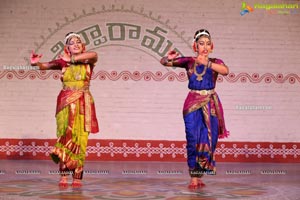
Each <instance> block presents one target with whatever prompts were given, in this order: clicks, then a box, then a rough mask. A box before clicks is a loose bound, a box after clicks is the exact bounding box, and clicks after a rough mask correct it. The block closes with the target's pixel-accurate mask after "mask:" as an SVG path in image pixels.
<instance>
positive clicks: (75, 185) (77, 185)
mask: <svg viewBox="0 0 300 200" xmlns="http://www.w3.org/2000/svg"><path fill="white" fill-rule="evenodd" d="M72 187H73V188H80V187H82V183H81V180H80V179H75V178H74V179H73V182H72Z"/></svg>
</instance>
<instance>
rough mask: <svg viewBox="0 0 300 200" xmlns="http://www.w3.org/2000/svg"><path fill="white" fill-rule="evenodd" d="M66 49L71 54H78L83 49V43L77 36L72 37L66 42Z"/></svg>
mask: <svg viewBox="0 0 300 200" xmlns="http://www.w3.org/2000/svg"><path fill="white" fill-rule="evenodd" d="M68 50H69V52H70V54H71V55H76V54H80V53H82V51H83V44H82V42H81V40H80V39H79V38H78V37H72V38H71V39H70V40H69V42H68Z"/></svg>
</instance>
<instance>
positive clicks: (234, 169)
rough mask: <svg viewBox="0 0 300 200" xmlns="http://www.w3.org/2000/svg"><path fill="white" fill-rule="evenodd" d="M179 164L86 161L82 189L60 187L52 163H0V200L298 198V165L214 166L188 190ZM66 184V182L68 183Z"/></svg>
mask: <svg viewBox="0 0 300 200" xmlns="http://www.w3.org/2000/svg"><path fill="white" fill-rule="evenodd" d="M186 169H187V167H186V163H184V162H120V161H116V162H100V161H99V162H91V161H88V162H86V165H85V174H84V179H83V184H84V185H83V187H82V188H80V189H73V188H72V187H68V188H66V189H59V187H58V186H57V183H58V179H59V175H58V174H57V165H56V164H54V163H53V162H52V161H38V160H1V165H0V199H5V200H13V199H31V200H33V199H61V200H67V199H84V200H89V199H106V200H117V199H122V200H124V199H128V200H147V199H149V200H150V199H151V200H155V199H168V200H187V199H191V200H195V199H205V200H215V199H243V200H244V199H256V200H259V199H268V200H273V199H281V200H296V199H300V192H299V188H300V163H291V164H275V163H217V175H205V176H204V177H203V181H204V182H205V184H206V186H205V187H203V188H199V189H196V190H189V189H188V188H187V185H188V183H189V175H188V172H187V170H186ZM70 182H71V179H70Z"/></svg>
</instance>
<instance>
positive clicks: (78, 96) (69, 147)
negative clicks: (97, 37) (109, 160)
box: [30, 32, 99, 187]
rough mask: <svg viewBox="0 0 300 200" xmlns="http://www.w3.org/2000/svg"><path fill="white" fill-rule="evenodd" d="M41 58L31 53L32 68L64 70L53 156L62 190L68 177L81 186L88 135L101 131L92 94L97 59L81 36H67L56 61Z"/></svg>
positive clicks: (57, 108)
mask: <svg viewBox="0 0 300 200" xmlns="http://www.w3.org/2000/svg"><path fill="white" fill-rule="evenodd" d="M41 57H42V55H37V54H35V53H34V52H32V54H31V59H30V61H31V65H32V66H38V67H39V69H40V70H61V72H62V76H61V81H62V83H63V88H62V90H61V92H60V93H59V95H58V97H57V107H56V123H57V137H58V139H57V142H56V144H55V146H54V149H53V151H52V153H51V157H52V159H53V160H54V161H55V162H56V163H59V171H60V174H61V179H60V182H59V186H60V187H67V186H68V182H67V175H68V174H72V176H73V182H72V186H73V187H81V186H82V183H81V180H82V176H83V166H84V161H85V153H86V147H87V142H88V135H89V133H97V132H98V131H99V128H98V122H97V118H96V111H95V105H94V100H93V97H92V95H91V93H90V91H89V85H90V80H91V75H92V71H93V68H94V67H95V63H96V62H97V59H98V56H97V53H96V52H92V51H85V45H84V44H83V43H82V41H81V38H80V35H78V34H76V33H74V32H70V33H68V34H67V35H66V37H65V48H64V54H63V55H61V56H60V57H59V58H58V59H57V60H53V61H50V62H39V61H40V58H41Z"/></svg>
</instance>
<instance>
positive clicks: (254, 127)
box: [0, 0, 300, 162]
mask: <svg viewBox="0 0 300 200" xmlns="http://www.w3.org/2000/svg"><path fill="white" fill-rule="evenodd" d="M279 4H280V6H277V7H276V6H274V5H279ZM268 5H269V6H267V4H264V2H263V1H261V2H258V1H252V0H251V1H247V2H242V1H226V2H225V1H221V0H214V1H209V0H203V1H193V0H187V1H179V0H178V1H177V0H176V1H172V3H171V2H170V1H168V0H159V1H158V0H154V1H144V0H142V1H140V0H123V1H121V0H115V1H96V0H86V1H80V0H73V1H70V0H67V1H57V0H54V1H51V2H49V1H39V0H32V1H28V2H24V1H17V0H2V1H1V7H0V25H1V31H0V35H1V37H0V42H1V46H2V48H1V49H0V55H1V57H0V66H1V68H0V82H1V84H0V89H1V96H0V102H1V104H0V110H1V115H0V158H1V159H48V155H49V152H50V151H51V148H52V145H53V144H54V141H55V134H56V124H55V116H54V114H55V104H56V97H57V95H58V92H59V90H60V87H61V84H60V80H59V78H60V72H58V71H38V70H34V69H32V68H30V66H29V60H28V58H29V55H30V52H31V50H34V51H36V52H37V53H41V54H43V58H42V60H43V61H49V60H52V59H54V58H56V57H57V55H59V54H60V53H61V52H62V50H63V39H64V36H65V34H66V33H68V32H70V31H75V32H77V33H79V34H80V35H81V36H82V38H83V40H84V42H85V43H86V45H87V49H89V50H93V51H96V52H97V53H98V55H99V61H98V63H97V66H96V68H95V71H94V74H93V81H92V85H91V91H92V93H93V96H94V99H95V103H96V110H97V115H98V120H99V123H100V133H98V134H91V135H90V141H89V147H88V150H87V153H88V157H87V158H88V159H90V160H153V161H157V160H159V161H183V160H185V156H186V155H185V154H186V151H185V133H184V124H183V119H182V105H183V102H184V99H185V97H186V95H187V92H188V89H187V76H186V74H185V71H184V70H182V69H176V68H165V67H163V66H161V65H160V63H159V60H160V58H161V57H162V56H164V55H165V54H166V53H167V51H168V50H169V49H173V48H175V49H176V50H177V51H179V52H180V53H181V55H185V56H193V55H194V53H193V51H192V48H191V44H192V37H193V34H194V32H195V31H196V30H197V29H200V28H206V29H208V30H209V31H210V32H211V34H212V38H213V42H214V46H215V49H214V52H213V54H212V57H217V58H221V59H222V60H224V62H225V63H226V64H227V65H228V66H229V67H230V74H229V75H228V76H226V77H222V76H219V78H218V85H217V91H218V93H219V96H220V98H221V99H222V102H223V106H224V109H225V119H226V124H227V127H228V129H229V130H230V132H231V136H230V137H229V138H228V139H225V140H220V142H219V145H218V149H217V159H218V160H219V161H237V162H250V161H257V162H299V161H300V159H299V157H300V149H299V146H300V142H299V141H300V136H299V128H298V126H297V125H298V123H299V121H300V115H299V113H300V108H299V106H298V105H299V102H300V95H299V94H298V91H299V89H300V87H299V83H300V77H299V72H300V56H299V52H300V39H299V32H300V23H299V21H300V8H299V6H300V3H299V1H285V2H284V3H282V2H279V1H275V0H272V2H269V3H268ZM247 6H248V7H247ZM249 7H250V8H252V10H251V9H248V8H249ZM247 9H248V10H247Z"/></svg>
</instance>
